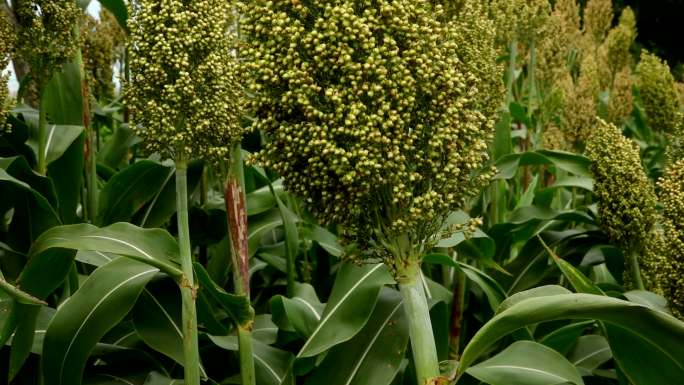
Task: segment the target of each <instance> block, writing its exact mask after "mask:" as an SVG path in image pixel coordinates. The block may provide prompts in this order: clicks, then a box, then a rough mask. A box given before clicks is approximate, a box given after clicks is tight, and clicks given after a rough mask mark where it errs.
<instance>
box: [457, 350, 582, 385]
mask: <svg viewBox="0 0 684 385" xmlns="http://www.w3.org/2000/svg"><path fill="white" fill-rule="evenodd" d="M467 372H468V374H470V375H471V376H473V377H475V378H477V379H478V380H480V381H483V382H486V383H488V384H491V385H557V384H574V385H584V381H582V377H581V376H580V374H579V372H578V371H577V369H576V368H575V367H574V366H573V365H572V364H571V363H570V362H568V360H567V359H566V358H565V357H563V356H562V355H561V354H560V353H558V352H557V351H555V350H553V349H551V348H548V347H546V346H544V345H541V344H538V343H536V342H531V341H517V342H514V343H513V344H512V345H511V346H509V347H507V348H506V349H504V350H503V351H502V352H501V353H499V354H497V355H496V356H494V357H492V358H490V359H488V360H487V361H484V362H481V363H479V364H477V365H475V366H471V367H470V368H468V370H467Z"/></svg>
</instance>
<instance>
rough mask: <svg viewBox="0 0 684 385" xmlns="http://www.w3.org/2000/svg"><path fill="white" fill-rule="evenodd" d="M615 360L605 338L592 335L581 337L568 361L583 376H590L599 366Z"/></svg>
mask: <svg viewBox="0 0 684 385" xmlns="http://www.w3.org/2000/svg"><path fill="white" fill-rule="evenodd" d="M611 358H613V353H612V352H611V351H610V346H608V341H606V339H605V337H603V336H599V335H596V334H590V335H586V336H582V337H579V338H578V339H577V344H575V347H574V348H573V349H572V352H570V354H569V355H568V359H569V360H570V362H572V364H573V365H575V366H576V367H577V369H579V371H580V373H581V374H582V375H583V376H590V375H592V374H593V373H594V370H596V369H598V367H599V366H601V365H603V364H604V363H606V362H608V360H610V359H611Z"/></svg>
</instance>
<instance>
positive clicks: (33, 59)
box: [13, 0, 82, 88]
mask: <svg viewBox="0 0 684 385" xmlns="http://www.w3.org/2000/svg"><path fill="white" fill-rule="evenodd" d="M13 6H14V14H15V16H16V20H17V24H18V30H17V41H20V42H21V44H18V45H17V54H18V55H20V56H21V57H22V58H23V59H24V60H26V61H27V62H28V63H29V65H30V66H31V75H32V76H33V79H34V80H35V81H36V82H37V84H38V87H39V88H40V87H43V86H45V84H46V83H47V82H48V81H49V80H50V78H51V77H52V71H54V70H56V69H58V68H59V67H60V66H61V65H62V64H64V63H66V62H67V61H69V60H71V59H72V58H73V56H74V54H75V53H76V50H77V48H78V41H77V36H76V30H75V29H74V25H76V23H78V22H79V21H80V19H81V14H82V13H81V11H80V9H79V8H78V6H77V5H76V2H75V1H73V0H16V1H14V2H13Z"/></svg>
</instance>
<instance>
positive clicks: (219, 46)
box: [126, 0, 242, 385]
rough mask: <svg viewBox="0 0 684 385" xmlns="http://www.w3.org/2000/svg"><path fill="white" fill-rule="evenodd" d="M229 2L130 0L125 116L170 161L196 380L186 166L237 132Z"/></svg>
mask: <svg viewBox="0 0 684 385" xmlns="http://www.w3.org/2000/svg"><path fill="white" fill-rule="evenodd" d="M229 11H230V10H229V9H227V7H225V4H224V3H223V2H221V1H217V0H210V1H206V0H201V1H200V0H193V1H180V0H173V1H163V2H158V1H155V0H142V1H137V2H132V3H131V6H130V14H131V18H130V20H129V25H130V31H131V32H130V43H129V46H128V49H129V53H130V69H131V83H130V84H128V85H127V86H128V88H127V91H126V95H127V97H128V101H129V103H130V108H131V121H132V123H133V125H134V127H135V130H136V132H137V133H138V134H139V135H140V136H141V137H143V138H144V140H145V147H146V148H147V149H149V150H152V151H159V152H161V153H163V154H168V155H170V156H171V157H172V158H173V159H174V161H175V163H176V205H177V207H176V208H177V213H178V214H177V217H178V234H179V246H180V251H181V265H182V269H183V272H184V279H183V282H180V286H181V293H182V300H183V313H182V314H183V317H182V318H183V338H184V341H183V349H184V355H185V366H184V368H185V381H186V384H188V385H198V384H199V375H200V373H199V365H200V363H199V351H198V343H197V316H196V309H195V294H194V293H195V291H196V287H195V283H194V279H193V268H192V256H191V248H190V234H189V225H188V197H187V166H188V161H189V159H190V158H191V157H198V158H204V159H207V160H210V161H220V160H221V159H223V158H224V157H226V156H227V155H228V154H229V152H230V149H231V145H232V144H233V143H236V142H238V141H239V140H240V137H241V135H242V129H241V126H240V124H239V121H238V115H239V100H238V97H237V95H238V88H237V84H236V80H235V71H234V70H235V65H234V63H235V60H234V57H233V55H232V54H231V51H230V50H231V47H230V41H231V40H230V39H229V36H228V26H229V22H230V17H229V16H230V14H229Z"/></svg>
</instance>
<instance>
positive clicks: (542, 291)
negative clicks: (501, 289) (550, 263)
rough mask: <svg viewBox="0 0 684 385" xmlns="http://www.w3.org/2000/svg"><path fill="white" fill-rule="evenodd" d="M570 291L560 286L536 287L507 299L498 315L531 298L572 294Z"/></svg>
mask: <svg viewBox="0 0 684 385" xmlns="http://www.w3.org/2000/svg"><path fill="white" fill-rule="evenodd" d="M570 293H571V292H570V290H568V289H566V288H564V287H563V286H558V285H546V286H539V287H534V288H532V289H529V290H525V291H521V292H519V293H515V294H513V295H512V296H510V297H508V298H506V300H504V301H503V302H502V303H501V305H499V307H498V308H497V309H496V312H497V313H501V312H503V311H505V310H507V309H510V308H511V307H513V305H516V304H517V303H519V302H522V301H524V300H526V299H530V298H537V297H548V296H554V295H559V294H570Z"/></svg>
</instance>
